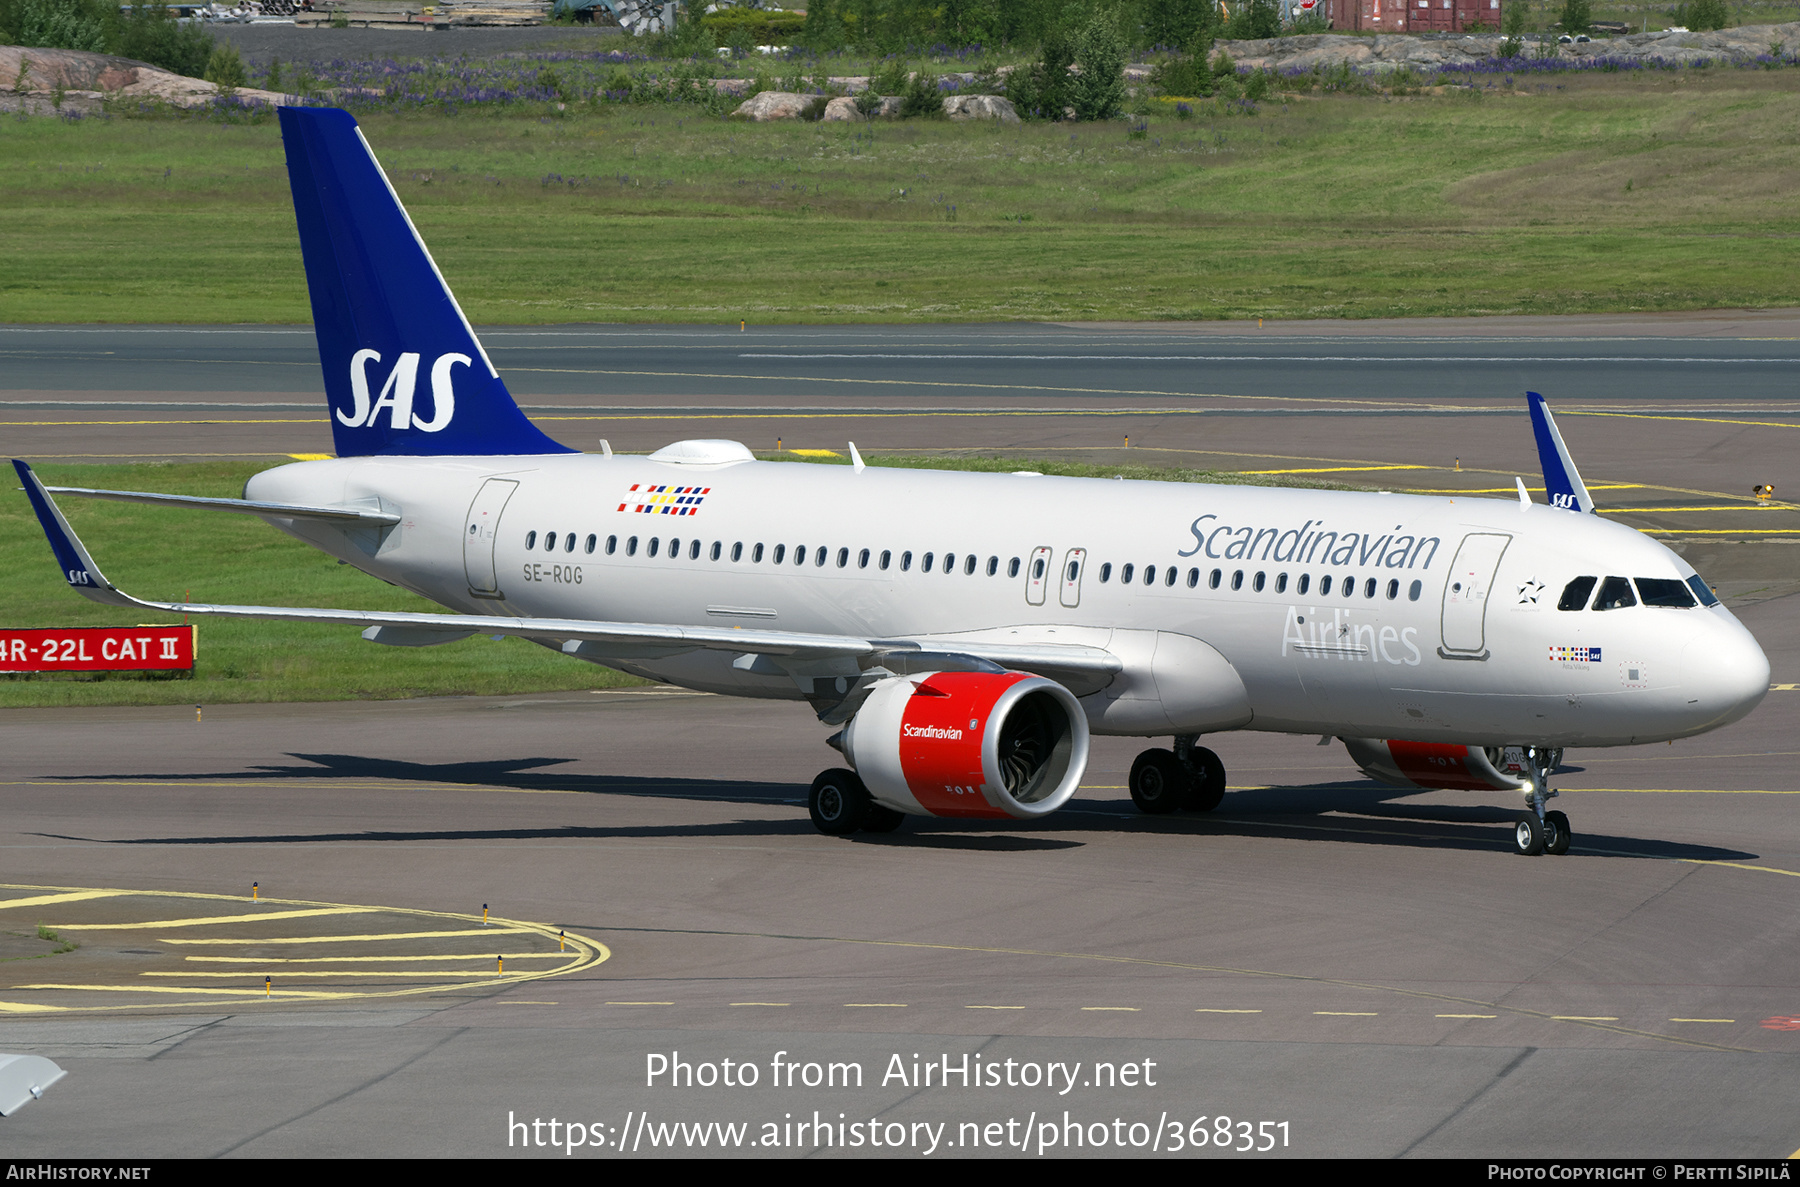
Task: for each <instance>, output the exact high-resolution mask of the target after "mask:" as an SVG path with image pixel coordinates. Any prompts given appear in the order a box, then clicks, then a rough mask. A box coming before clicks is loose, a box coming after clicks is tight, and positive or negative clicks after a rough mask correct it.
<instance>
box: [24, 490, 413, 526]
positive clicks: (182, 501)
mask: <svg viewBox="0 0 1800 1187" xmlns="http://www.w3.org/2000/svg"><path fill="white" fill-rule="evenodd" d="M44 489H45V490H46V491H48V492H50V493H51V494H53V495H75V496H77V497H79V498H83V499H108V500H111V501H112V502H115V503H142V504H143V505H145V506H146V507H187V508H190V509H192V510H196V511H236V512H238V513H239V514H241V515H261V516H263V517H265V518H270V519H323V520H329V521H333V522H339V523H361V524H377V525H380V526H382V527H392V526H393V525H394V524H397V523H399V522H400V517H399V516H398V515H395V514H393V513H391V512H388V511H376V510H374V509H373V508H365V507H307V506H302V505H300V504H298V503H259V502H257V501H256V500H255V499H210V498H203V497H201V496H199V495H164V494H156V493H154V492H152V491H141V490H91V489H89V488H88V487H85V486H46V487H45V488H44Z"/></svg>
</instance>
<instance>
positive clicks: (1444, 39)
mask: <svg viewBox="0 0 1800 1187" xmlns="http://www.w3.org/2000/svg"><path fill="white" fill-rule="evenodd" d="M1503 41H1504V39H1503V38H1501V37H1499V36H1496V35H1493V34H1485V35H1479V36H1477V35H1469V36H1459V35H1454V34H1444V35H1438V34H1431V35H1417V34H1408V33H1377V34H1376V35H1374V36H1373V37H1350V36H1345V35H1344V34H1340V33H1316V34H1311V35H1309V36H1305V37H1270V38H1266V39H1264V40H1261V41H1221V42H1219V43H1218V45H1217V48H1218V49H1219V50H1223V51H1224V52H1225V53H1227V54H1229V55H1231V60H1232V61H1234V62H1236V63H1237V64H1238V66H1239V67H1240V68H1256V69H1265V70H1278V71H1294V70H1310V69H1312V68H1313V67H1315V66H1317V67H1320V68H1329V67H1333V66H1338V65H1343V64H1348V65H1349V66H1351V67H1352V68H1355V69H1359V70H1393V69H1397V68H1398V67H1401V66H1409V67H1411V68H1413V69H1415V70H1437V69H1441V68H1443V67H1446V66H1448V67H1452V68H1454V67H1456V66H1459V65H1467V64H1471V63H1475V62H1482V61H1487V60H1490V59H1493V58H1496V57H1498V56H1499V54H1500V47H1501V45H1502V43H1503ZM1775 44H1780V45H1782V46H1783V47H1784V52H1785V53H1788V54H1792V53H1793V52H1794V51H1795V50H1797V49H1800V21H1793V22H1789V23H1788V24H1785V25H1744V26H1742V27H1740V28H1736V29H1720V30H1718V31H1717V32H1712V33H1632V34H1629V35H1627V36H1624V37H1597V38H1595V39H1594V40H1592V41H1585V42H1578V43H1571V44H1568V45H1559V44H1557V42H1556V40H1555V39H1554V38H1551V37H1548V36H1545V37H1542V38H1540V37H1539V36H1538V35H1535V34H1533V35H1529V36H1527V37H1526V38H1525V41H1524V49H1523V56H1524V57H1526V58H1534V57H1537V56H1539V55H1540V54H1541V55H1544V56H1548V57H1552V58H1556V59H1559V60H1562V61H1579V60H1581V59H1608V60H1612V61H1618V62H1644V63H1651V62H1666V63H1669V64H1679V65H1684V66H1686V65H1692V64H1693V63H1695V62H1700V61H1705V62H1708V63H1712V64H1716V65H1725V64H1729V63H1741V62H1750V61H1754V60H1755V59H1756V58H1758V57H1760V56H1763V55H1766V54H1768V53H1769V47H1770V46H1771V45H1775ZM1127 73H1128V74H1129V73H1130V71H1129V70H1128V71H1127Z"/></svg>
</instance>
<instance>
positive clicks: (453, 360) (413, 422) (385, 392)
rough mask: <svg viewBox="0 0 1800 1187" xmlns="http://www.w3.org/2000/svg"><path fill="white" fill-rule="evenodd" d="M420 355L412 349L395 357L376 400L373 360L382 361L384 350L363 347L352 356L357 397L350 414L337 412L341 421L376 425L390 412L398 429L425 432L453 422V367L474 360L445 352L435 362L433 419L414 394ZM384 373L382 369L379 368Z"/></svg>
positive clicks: (351, 424) (352, 383)
mask: <svg viewBox="0 0 1800 1187" xmlns="http://www.w3.org/2000/svg"><path fill="white" fill-rule="evenodd" d="M419 358H420V356H419V355H418V354H416V353H414V352H412V351H406V352H403V353H402V354H401V355H400V357H399V358H398V359H396V360H395V361H394V366H393V368H392V369H391V370H389V371H388V374H387V378H386V379H385V380H383V381H382V384H381V388H380V390H379V391H378V392H377V393H376V396H375V399H374V401H373V402H371V401H370V399H369V364H370V363H379V362H381V352H380V351H376V350H359V351H357V352H356V353H355V354H353V355H351V356H350V397H351V400H352V401H353V403H352V405H351V408H350V412H349V414H348V415H346V414H345V413H344V410H343V409H341V408H340V409H337V410H336V412H335V414H336V416H337V418H338V423H340V424H342V425H345V426H346V427H348V428H352V429H359V428H363V427H369V428H373V427H374V426H375V422H376V421H377V420H378V419H380V417H381V414H382V413H383V412H387V413H388V414H389V420H388V424H389V426H390V427H392V428H395V429H418V430H419V431H421V432H425V433H435V432H438V431H440V430H442V429H444V428H447V427H448V426H449V424H450V421H451V418H453V417H454V416H455V415H456V391H455V388H454V387H453V386H452V385H451V382H450V369H451V368H452V367H455V366H458V365H461V366H464V367H468V366H472V365H473V364H474V361H475V360H473V359H471V358H470V357H469V356H468V355H466V354H441V355H439V356H438V357H437V361H436V362H434V363H432V364H431V408H432V415H431V418H430V419H429V420H427V419H425V418H424V417H422V416H420V415H419V414H418V413H417V412H414V411H413V396H414V393H415V391H416V390H417V388H418V382H419ZM377 374H380V372H377Z"/></svg>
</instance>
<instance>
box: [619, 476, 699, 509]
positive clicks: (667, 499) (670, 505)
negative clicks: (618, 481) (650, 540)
mask: <svg viewBox="0 0 1800 1187" xmlns="http://www.w3.org/2000/svg"><path fill="white" fill-rule="evenodd" d="M711 493H712V487H710V486H657V485H654V484H652V483H646V482H634V483H632V484H631V489H630V490H629V491H627V492H626V499H625V501H624V502H623V503H620V504H619V510H620V511H631V512H636V513H637V514H639V515H694V514H697V513H698V512H699V510H700V504H702V503H704V502H705V501H706V496H707V495H710V494H711Z"/></svg>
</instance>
